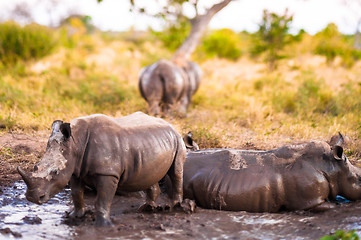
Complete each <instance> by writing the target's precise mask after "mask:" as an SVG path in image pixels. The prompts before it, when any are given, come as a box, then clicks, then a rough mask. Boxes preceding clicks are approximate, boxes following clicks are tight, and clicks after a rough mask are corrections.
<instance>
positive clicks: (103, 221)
mask: <svg viewBox="0 0 361 240" xmlns="http://www.w3.org/2000/svg"><path fill="white" fill-rule="evenodd" d="M95 226H97V227H107V226H113V223H112V221H111V220H110V219H107V218H101V217H97V218H96V219H95Z"/></svg>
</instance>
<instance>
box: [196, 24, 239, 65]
mask: <svg viewBox="0 0 361 240" xmlns="http://www.w3.org/2000/svg"><path fill="white" fill-rule="evenodd" d="M239 44H240V38H239V36H238V35H237V34H236V33H235V32H233V31H232V30H230V29H221V30H215V31H213V32H212V33H211V34H209V35H208V36H207V37H206V38H205V39H204V40H203V45H202V50H203V51H204V52H205V53H206V55H207V56H208V57H215V56H217V57H221V58H226V59H230V60H237V59H238V58H239V57H240V56H241V49H240V47H239Z"/></svg>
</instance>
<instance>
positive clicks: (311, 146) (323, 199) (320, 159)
mask: <svg viewBox="0 0 361 240" xmlns="http://www.w3.org/2000/svg"><path fill="white" fill-rule="evenodd" d="M342 141H343V137H342V135H340V139H339V141H338V142H337V144H335V145H333V146H330V145H328V144H327V143H326V142H321V141H311V142H308V143H304V144H300V145H288V146H284V147H281V148H277V149H273V150H269V151H247V150H234V149H214V150H200V151H196V152H191V153H188V155H187V159H186V163H185V165H184V176H183V181H184V186H183V190H184V196H185V197H188V198H190V199H194V200H195V201H196V203H197V205H199V206H201V207H204V208H211V209H221V210H230V211H242V210H243V211H249V212H277V211H280V210H314V211H323V210H327V209H330V208H333V207H334V206H335V204H334V203H331V202H328V201H327V200H332V199H335V198H336V195H341V196H343V197H345V198H347V199H349V200H357V199H361V169H359V168H357V167H354V166H353V165H352V164H351V163H350V162H349V161H348V159H347V157H346V156H345V154H344V152H343V148H342V147H341V143H342Z"/></svg>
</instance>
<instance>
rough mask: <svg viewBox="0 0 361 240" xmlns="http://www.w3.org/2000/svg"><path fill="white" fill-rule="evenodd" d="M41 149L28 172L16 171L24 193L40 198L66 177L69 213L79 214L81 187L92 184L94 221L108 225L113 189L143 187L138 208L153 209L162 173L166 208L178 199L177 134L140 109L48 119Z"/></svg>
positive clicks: (180, 145)
mask: <svg viewBox="0 0 361 240" xmlns="http://www.w3.org/2000/svg"><path fill="white" fill-rule="evenodd" d="M51 129H52V131H51V135H50V137H49V140H48V143H47V147H46V152H45V154H44V156H43V157H42V159H41V160H40V162H39V163H38V164H37V165H35V167H34V172H32V173H27V172H25V171H24V170H22V169H21V168H20V167H18V168H17V169H18V172H19V174H20V175H21V176H22V178H23V180H24V181H25V183H26V185H27V191H26V198H27V200H29V201H30V202H33V203H37V204H42V203H45V202H47V201H48V200H49V199H50V198H51V197H52V196H54V195H55V194H57V193H58V192H59V191H61V190H62V189H63V188H64V187H65V186H66V185H67V184H68V182H69V181H70V187H71V196H72V199H73V203H74V209H73V211H72V212H71V213H70V217H82V216H84V214H85V206H84V197H83V196H84V187H85V186H88V187H90V188H93V189H95V190H96V192H97V195H96V202H95V217H96V220H95V224H96V225H97V226H106V225H112V223H111V220H110V214H109V212H110V207H111V203H112V199H113V197H114V195H115V193H116V192H118V191H119V192H135V191H141V190H145V192H146V196H147V197H146V202H145V203H144V205H142V206H141V207H140V208H139V210H140V211H142V210H146V209H153V208H155V207H157V206H156V204H155V201H156V199H157V197H158V195H159V193H160V188H159V185H158V181H159V180H160V179H161V178H163V177H164V176H165V175H168V176H169V178H170V179H171V182H172V186H173V187H174V191H173V192H172V195H171V196H170V206H169V207H170V208H172V207H173V206H175V205H178V204H180V203H181V202H182V200H183V164H184V161H185V157H186V148H185V145H184V142H183V140H182V137H181V136H180V135H179V134H178V133H177V131H176V130H175V129H174V128H173V127H172V126H171V125H170V124H169V123H168V122H166V121H164V120H162V119H160V118H155V117H151V116H148V115H147V114H144V113H142V112H136V113H133V114H131V115H128V116H125V117H120V118H113V117H108V116H106V115H102V114H95V115H90V116H85V117H80V118H75V119H73V120H72V121H71V122H70V123H64V122H62V121H59V120H57V121H54V122H53V124H52V127H51Z"/></svg>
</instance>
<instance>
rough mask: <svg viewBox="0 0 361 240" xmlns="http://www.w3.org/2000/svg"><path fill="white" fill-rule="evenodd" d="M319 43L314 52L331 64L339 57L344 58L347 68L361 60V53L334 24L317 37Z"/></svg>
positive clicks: (329, 25) (343, 61)
mask: <svg viewBox="0 0 361 240" xmlns="http://www.w3.org/2000/svg"><path fill="white" fill-rule="evenodd" d="M315 38H316V41H317V42H318V44H317V46H316V48H315V50H314V52H315V53H316V54H318V55H322V56H325V57H326V60H327V63H328V64H331V63H332V62H333V61H334V59H335V58H336V57H337V56H340V57H341V58H342V63H343V65H344V66H345V67H352V66H353V64H354V63H355V61H356V60H358V59H360V58H361V51H360V50H357V49H355V48H354V47H353V46H352V44H351V43H350V42H348V41H347V38H346V37H345V36H343V35H342V34H341V33H340V32H339V31H338V28H337V26H336V24H334V23H330V24H328V25H327V27H326V28H325V29H323V30H322V31H321V32H319V33H317V34H316V35H315Z"/></svg>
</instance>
